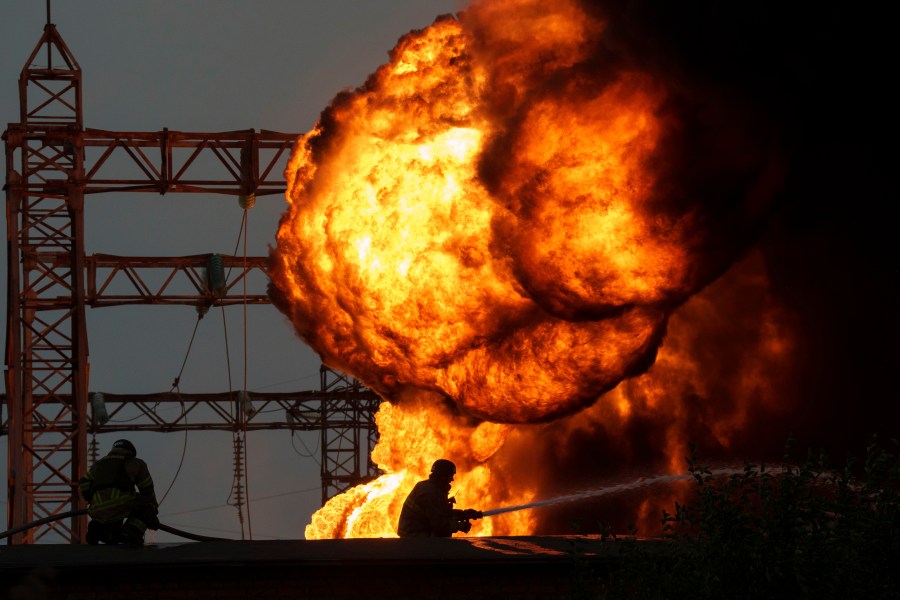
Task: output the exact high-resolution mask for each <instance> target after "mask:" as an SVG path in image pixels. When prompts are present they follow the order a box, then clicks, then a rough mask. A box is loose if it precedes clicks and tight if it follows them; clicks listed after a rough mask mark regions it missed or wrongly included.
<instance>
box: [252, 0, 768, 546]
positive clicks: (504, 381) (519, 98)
mask: <svg viewBox="0 0 900 600" xmlns="http://www.w3.org/2000/svg"><path fill="white" fill-rule="evenodd" d="M606 28H607V23H606V22H605V21H604V19H603V18H602V17H600V16H598V15H597V14H595V13H594V12H591V13H589V12H586V11H585V10H583V9H582V8H581V6H580V4H579V3H578V2H576V1H574V0H558V1H555V2H546V1H541V2H538V1H537V0H511V1H505V2H502V1H481V2H476V3H474V4H473V5H472V6H471V7H470V8H468V9H467V10H466V11H465V12H464V13H462V14H460V15H459V18H458V19H457V18H453V17H449V16H448V17H441V18H439V19H438V20H436V21H435V23H434V24H433V25H432V26H430V27H428V28H427V29H424V30H421V31H414V32H411V33H410V34H408V35H406V36H405V37H403V38H401V40H400V41H399V42H398V44H397V46H396V48H394V50H393V51H392V52H391V55H390V62H389V63H387V64H385V65H384V66H382V67H381V68H379V69H378V70H377V71H376V72H375V73H374V74H373V75H372V76H371V77H370V78H369V80H368V81H367V82H366V84H365V85H364V86H363V87H361V88H359V89H356V90H352V91H347V92H344V93H342V94H340V95H338V96H337V97H336V98H335V99H334V101H333V102H332V104H331V105H330V106H329V107H328V109H326V110H325V111H324V112H323V114H322V116H321V118H320V120H319V122H318V123H317V125H316V127H315V128H314V129H313V130H312V131H310V132H309V133H308V134H306V135H304V136H302V137H301V138H300V139H299V140H298V141H297V144H296V146H295V149H294V152H293V155H292V157H291V160H290V163H289V165H288V168H287V170H286V178H287V181H288V198H287V199H288V203H289V208H288V210H287V212H286V213H285V215H284V216H283V218H282V221H281V224H280V227H279V230H278V234H277V247H276V248H275V249H273V251H272V261H271V267H270V274H271V277H272V289H271V293H272V297H273V300H274V301H275V303H276V305H277V306H278V307H279V308H280V309H281V310H282V311H283V312H285V313H286V314H287V315H289V316H290V318H291V320H292V322H293V324H294V326H295V328H296V330H297V332H298V333H299V334H300V336H301V337H303V338H304V339H305V340H306V341H307V342H308V343H309V344H310V345H311V346H312V347H313V349H315V350H316V351H317V352H318V353H319V354H320V355H321V357H322V359H323V362H325V363H326V364H328V365H330V366H332V367H334V368H336V369H340V370H342V371H344V372H346V373H349V374H352V375H354V376H356V377H358V378H359V379H360V380H362V381H363V382H365V383H366V385H368V386H369V387H370V388H372V389H374V390H376V391H377V392H379V393H380V394H381V395H382V396H383V397H384V398H386V399H388V400H389V401H390V402H385V403H384V404H383V405H382V408H381V411H380V412H379V414H378V426H379V432H380V441H379V444H378V447H377V448H376V450H375V452H374V453H373V460H374V461H375V462H376V463H377V464H378V465H379V466H380V467H381V468H383V469H384V470H385V471H386V473H387V475H385V476H384V477H382V478H380V479H378V480H377V481H375V482H372V483H370V484H368V485H365V486H360V487H358V488H354V489H353V490H350V491H349V492H347V493H345V494H342V495H341V496H338V497H336V498H334V499H332V500H331V501H330V502H329V503H328V504H327V505H326V507H324V508H323V509H322V510H321V511H319V512H318V513H316V515H315V516H314V518H313V522H312V523H311V524H310V525H309V526H308V528H307V531H306V536H307V537H308V538H316V537H358V536H391V535H394V531H395V527H396V521H397V516H398V514H399V506H400V505H401V504H402V500H403V498H404V497H405V495H406V493H407V492H408V491H409V490H410V489H411V487H412V486H413V485H414V484H415V482H416V481H418V480H419V479H421V478H423V477H424V476H425V474H426V473H427V470H428V466H429V465H430V463H431V461H433V460H434V459H436V458H440V457H445V458H450V459H451V460H454V461H455V462H456V463H457V464H458V466H459V471H460V474H459V475H458V479H457V482H456V484H457V486H458V488H459V497H458V501H459V505H460V506H463V507H466V506H477V507H486V506H499V505H504V504H507V505H508V504H522V503H527V502H529V501H530V500H533V499H535V497H536V495H537V494H538V493H539V492H540V490H541V486H542V477H543V475H542V474H541V472H540V469H538V468H537V467H536V466H535V465H536V464H539V463H540V461H541V459H540V458H539V457H536V456H534V455H533V454H532V452H533V451H532V450H530V449H529V446H530V445H533V443H532V442H533V440H534V439H535V436H536V435H538V434H546V432H547V428H548V427H550V428H551V429H552V428H553V427H555V428H556V430H557V431H561V430H562V428H563V426H561V425H559V424H558V422H555V423H554V421H555V420H557V419H561V418H562V421H560V422H562V423H569V424H570V425H566V427H574V426H576V422H577V420H580V419H584V415H585V414H587V413H590V412H591V411H593V410H594V409H592V408H591V406H592V405H594V403H595V401H596V400H597V398H598V397H600V396H602V395H603V394H604V393H605V392H608V391H609V390H612V389H613V388H615V387H616V386H617V385H618V384H619V383H620V382H622V381H623V380H624V379H627V378H629V377H633V376H636V375H639V374H640V373H643V372H644V371H646V370H647V369H648V367H650V365H651V364H653V361H654V359H655V357H656V353H657V350H658V349H659V346H660V344H661V342H662V340H663V337H664V335H665V332H666V327H667V324H668V320H669V316H670V315H671V313H672V311H673V310H674V309H675V308H676V307H678V306H679V305H680V304H682V303H683V302H685V300H687V299H688V298H690V297H691V295H692V294H694V293H696V292H697V291H698V290H700V289H701V288H702V287H703V286H705V285H706V284H708V283H709V282H710V281H712V280H713V279H715V277H717V276H718V275H719V274H720V273H721V272H722V271H723V270H724V268H725V266H726V265H727V264H729V263H730V262H731V261H732V260H733V259H734V257H735V256H737V254H738V252H740V251H742V250H743V244H742V243H741V241H740V240H742V239H743V238H744V237H745V235H746V233H747V231H746V229H747V228H748V227H749V226H748V225H746V224H745V221H749V222H750V224H751V225H752V224H754V223H755V221H754V217H756V218H758V215H759V214H760V213H761V209H760V207H761V206H763V205H765V204H766V202H767V198H768V196H769V195H770V193H771V189H772V188H773V187H774V185H775V183H774V182H775V180H776V179H777V173H776V172H775V171H777V169H776V170H773V169H772V167H771V165H772V164H773V161H772V160H771V158H772V155H771V151H770V149H769V148H768V147H767V146H765V144H757V145H754V144H753V143H752V141H753V140H751V141H750V142H748V143H747V144H745V146H744V147H742V148H741V149H740V151H739V152H728V151H723V152H719V153H717V154H716V156H714V157H702V156H692V157H691V160H692V161H694V162H696V163H699V164H706V163H711V164H712V166H714V167H715V168H716V169H717V171H716V173H717V177H716V178H714V179H715V181H716V182H718V181H720V180H728V179H729V177H730V178H732V179H735V180H738V181H739V182H740V185H741V186H742V187H741V189H743V188H744V187H745V186H746V184H747V181H748V180H752V181H754V182H755V184H754V185H751V186H749V189H750V190H751V192H746V193H744V192H741V193H740V194H739V193H738V192H737V191H736V189H737V188H735V189H731V188H727V189H726V188H724V187H723V188H721V189H720V188H715V189H713V188H711V187H710V186H711V185H712V184H710V183H708V181H707V180H706V179H704V178H698V177H684V176H682V173H683V169H682V167H684V165H685V164H686V161H687V159H686V158H685V157H684V155H685V154H687V152H688V151H689V150H690V149H691V147H690V144H692V143H693V142H689V140H688V138H687V137H686V134H685V131H686V129H687V127H686V122H687V121H688V120H689V119H690V118H691V117H692V115H693V113H692V112H691V111H692V110H694V107H693V106H691V105H690V103H689V102H687V100H688V98H687V97H686V92H685V91H684V90H685V89H688V88H689V87H690V86H685V85H684V82H678V85H676V84H675V83H674V82H673V81H670V80H669V79H668V78H667V76H666V75H667V74H666V73H661V72H658V71H655V70H653V69H651V68H649V67H648V68H641V67H640V66H639V65H637V64H634V63H632V62H630V61H628V60H626V59H625V58H624V57H623V56H622V55H621V54H620V53H619V51H618V50H612V49H609V48H606V47H605V46H604V45H603V44H602V43H601V42H602V40H603V39H604V38H603V34H604V31H605V29H606ZM685 106H688V107H689V108H684V107H685ZM733 116H734V113H733V112H732V111H729V110H728V109H727V108H726V109H717V111H716V112H715V114H713V115H709V116H708V122H707V123H706V124H705V125H704V126H703V127H705V128H706V129H704V130H703V131H704V132H705V134H706V135H712V133H711V132H715V131H716V130H717V128H718V127H719V126H720V125H721V124H722V122H730V121H729V120H730V119H731V118H732V117H733ZM742 122H743V121H742ZM715 185H720V186H721V185H722V184H719V183H716V184H715ZM735 185H736V184H735ZM726 187H727V186H726ZM716 194H721V195H724V196H728V197H729V198H730V200H731V203H732V204H731V205H729V206H723V205H721V204H720V203H719V201H718V197H719V196H716ZM709 197H713V201H709V200H708V198H709ZM738 216H740V217H742V218H741V219H737V217H738ZM637 381H638V382H636V383H635V384H634V387H633V388H631V391H628V390H622V389H616V391H615V392H613V393H612V394H608V395H607V398H608V399H609V401H604V402H601V403H598V404H596V405H594V406H599V407H600V408H599V409H597V410H599V412H601V413H603V418H604V419H607V420H608V422H628V421H629V419H632V418H634V413H635V412H636V411H637V412H639V413H643V411H645V410H656V409H657V408H658V403H659V402H660V400H658V399H657V398H656V397H657V396H658V395H659V394H661V393H662V392H660V391H649V390H641V389H640V387H641V383H639V382H640V381H641V380H637ZM448 399H449V401H450V402H449V403H445V402H446V400H448ZM611 407H612V408H611ZM572 415H574V416H572ZM738 418H739V417H735V419H738ZM540 423H551V425H549V426H542V425H539V424H540ZM528 424H532V425H528ZM717 427H718V429H717V431H719V432H720V434H721V435H722V436H727V430H728V427H729V425H728V424H727V422H725V423H722V424H720V425H718V426H717ZM671 437H672V439H669V440H667V441H666V442H665V446H666V448H667V449H668V450H669V451H674V450H679V451H680V450H683V440H682V439H681V437H680V436H679V435H676V434H675V432H673V433H672V434H671ZM541 447H542V448H543V445H541ZM670 456H674V455H671V454H670ZM533 459H534V460H536V462H534V463H532V462H531V461H532V460H533ZM674 460H675V459H674V458H672V461H674ZM529 465H530V466H531V467H533V468H532V469H529V468H528V467H529ZM511 473H515V476H513V475H511ZM535 522H536V521H535V518H534V516H533V515H530V513H529V512H528V511H523V512H518V513H508V514H506V515H502V516H498V517H496V518H491V519H484V520H482V521H478V522H476V525H475V527H474V528H473V530H472V534H473V535H492V534H493V535H498V534H512V535H518V534H525V533H530V532H531V531H532V530H533V528H534V526H535Z"/></svg>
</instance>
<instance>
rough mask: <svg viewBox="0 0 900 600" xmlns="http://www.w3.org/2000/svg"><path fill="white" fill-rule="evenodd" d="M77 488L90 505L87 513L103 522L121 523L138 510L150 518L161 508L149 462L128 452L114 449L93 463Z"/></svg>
mask: <svg viewBox="0 0 900 600" xmlns="http://www.w3.org/2000/svg"><path fill="white" fill-rule="evenodd" d="M78 486H79V490H80V491H81V496H82V497H83V498H84V499H85V500H87V501H88V502H89V503H90V506H88V514H89V515H90V517H91V519H93V520H95V521H98V522H100V523H113V522H116V521H121V520H122V519H126V518H128V516H129V515H130V514H131V513H132V512H133V511H134V510H135V509H138V510H139V511H140V512H148V511H149V513H150V514H151V515H155V514H156V513H157V512H158V509H159V504H158V503H157V501H156V492H155V490H154V489H153V479H152V478H151V477H150V471H149V469H147V463H145V462H144V461H142V460H141V459H139V458H135V457H134V456H132V455H131V453H130V452H129V451H128V450H125V449H121V448H113V449H112V450H111V451H110V453H109V454H107V455H106V456H104V457H103V458H101V459H100V460H98V461H97V462H96V463H94V465H93V466H92V467H91V468H90V469H89V470H88V472H87V473H85V474H84V476H83V477H82V478H81V479H80V480H79V482H78Z"/></svg>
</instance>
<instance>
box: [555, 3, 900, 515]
mask: <svg viewBox="0 0 900 600" xmlns="http://www.w3.org/2000/svg"><path fill="white" fill-rule="evenodd" d="M585 6H587V7H588V8H589V10H590V11H592V14H595V15H598V16H599V17H600V18H606V19H609V22H610V23H611V25H612V27H611V29H610V30H608V31H607V39H606V41H605V43H606V44H607V45H608V46H609V47H612V48H617V49H618V50H619V51H620V52H621V54H622V56H623V57H627V60H632V61H634V63H635V64H636V65H638V66H640V67H644V68H646V67H649V68H655V69H659V70H660V71H667V72H670V73H677V74H678V76H679V77H683V78H685V79H686V80H687V81H691V82H695V83H697V82H705V83H707V84H709V85H710V86H712V87H715V88H716V89H718V90H726V91H727V96H728V97H730V98H732V99H733V100H734V101H735V102H738V103H740V104H741V105H742V106H744V107H746V108H747V109H748V110H749V113H748V114H753V115H755V117H758V118H760V119H762V120H764V121H766V122H767V123H768V125H767V126H768V127H769V128H770V130H774V131H778V132H779V135H780V137H781V140H782V144H783V147H784V148H785V149H786V151H787V154H786V162H785V168H786V179H785V188H784V191H783V193H782V194H781V195H780V197H779V201H778V203H777V205H776V206H775V211H774V212H773V214H772V217H771V218H770V219H769V220H768V221H767V224H766V228H765V229H764V230H763V231H762V232H761V235H760V237H759V239H758V241H757V243H756V245H755V250H754V252H758V253H759V254H760V255H761V256H762V257H764V267H765V274H766V280H767V283H766V286H765V289H766V293H767V294H768V295H769V296H770V301H771V302H772V304H773V305H775V306H777V307H778V308H779V310H780V311H781V312H782V314H783V315H784V323H785V324H786V325H787V326H788V327H789V330H790V332H791V339H792V345H791V349H790V355H789V357H788V358H789V361H788V362H787V363H786V364H785V365H784V368H783V369H781V370H779V369H777V368H773V369H771V370H770V371H769V376H770V377H771V378H772V380H771V382H770V383H771V384H772V393H773V394H775V397H776V398H777V399H778V403H777V405H775V406H772V405H766V404H751V405H750V406H749V409H748V412H747V414H746V424H745V426H744V427H743V428H740V429H737V430H735V431H734V432H733V435H732V437H731V439H730V441H729V443H728V444H727V445H723V444H722V443H721V442H720V441H719V440H717V439H716V438H715V437H714V436H713V435H711V430H710V428H709V427H708V425H709V424H710V423H713V422H715V421H716V420H718V419H721V418H722V417H723V416H724V417H727V416H728V415H729V414H731V413H733V412H734V411H736V410H738V404H739V402H738V400H737V398H736V396H737V395H739V391H740V385H741V382H740V381H737V380H732V381H729V379H728V377H727V373H728V372H729V371H733V370H739V368H740V367H739V365H742V364H744V363H745V361H747V360H749V359H751V358H752V353H753V351H754V348H755V346H754V343H753V337H752V336H753V333H752V332H753V328H752V327H748V326H747V325H748V323H746V322H745V320H746V318H747V316H748V315H752V314H754V312H753V310H751V308H750V307H748V306H747V301H748V296H747V295H740V294H739V295H735V294H733V293H729V292H728V287H729V286H732V289H738V288H737V287H735V286H736V284H735V283H734V282H733V281H731V280H729V277H731V278H734V277H735V273H734V271H732V272H730V273H729V274H728V275H726V276H725V277H724V278H723V280H721V281H719V282H717V283H715V284H713V285H712V286H710V288H708V289H707V290H704V292H702V293H701V294H700V298H703V297H704V294H713V295H715V296H716V302H717V307H718V311H719V314H720V315H721V316H722V317H723V319H725V321H724V327H719V328H718V329H717V328H711V327H705V325H708V323H705V322H704V321H703V320H702V319H700V318H699V317H696V318H695V317H692V316H691V315H689V314H682V315H681V318H686V319H691V318H695V321H694V326H695V327H696V328H697V329H696V331H697V337H696V338H695V339H694V340H693V342H692V343H693V344H694V345H695V347H696V348H698V349H699V348H704V347H705V348H706V349H707V352H705V353H703V354H702V356H703V359H704V360H703V363H702V364H703V368H704V370H705V372H706V373H707V374H708V375H709V376H710V378H711V379H714V380H715V381H716V383H715V384H714V385H711V386H710V387H709V388H708V389H707V390H706V391H705V392H704V393H698V390H696V389H691V388H690V387H683V388H680V389H679V388H677V387H676V388H673V389H672V397H671V398H670V400H671V401H672V402H674V403H675V404H676V405H677V406H678V407H679V410H684V411H687V412H688V413H689V414H690V418H689V419H688V420H687V421H686V425H685V427H686V429H687V430H686V431H684V432H683V433H684V435H685V436H686V437H687V438H688V439H690V440H692V441H694V442H696V443H697V444H698V447H699V452H700V454H701V457H702V458H705V459H706V460H708V461H710V462H712V461H716V460H724V461H731V462H735V463H740V461H741V460H742V459H744V458H747V459H750V460H757V461H761V462H768V463H769V464H778V462H779V461H780V459H781V456H782V453H783V451H784V448H785V443H786V442H787V440H788V437H793V438H794V439H795V440H796V444H797V445H796V449H795V456H796V457H797V458H798V459H802V458H804V457H805V455H806V452H807V450H811V451H818V450H822V449H823V450H825V451H826V452H827V453H828V454H829V455H830V456H831V457H833V458H834V460H835V462H837V463H841V462H842V461H843V460H844V459H845V457H846V456H847V455H853V456H857V457H861V456H862V455H863V454H864V452H865V446H866V442H867V441H868V440H869V439H870V435H871V434H878V435H879V436H880V437H881V439H886V438H898V437H900V409H898V402H897V397H898V394H897V389H896V382H895V379H896V378H895V376H894V374H895V373H896V372H897V366H896V365H897V364H898V359H900V353H898V349H897V348H898V347H897V340H898V334H900V319H898V307H900V290H898V283H900V268H898V266H897V258H896V257H897V250H896V248H895V240H896V239H897V234H896V232H895V229H896V226H895V220H894V219H893V218H892V217H891V216H889V215H890V213H889V212H888V211H889V210H892V209H891V208H890V206H891V205H892V204H893V203H895V202H896V200H897V197H898V194H897V182H896V172H897V167H896V157H897V154H898V153H897V150H896V144H897V133H898V128H897V108H896V107H897V106H898V104H897V100H896V93H895V92H894V91H893V90H892V89H891V88H892V85H891V84H890V79H889V76H888V75H887V74H888V73H889V72H891V70H892V69H893V67H892V64H891V63H892V62H893V59H891V58H890V57H891V55H892V53H893V50H892V49H891V45H892V44H891V43H890V41H889V40H890V39H891V37H890V35H889V32H888V27H889V25H888V24H889V23H890V22H891V20H890V19H889V18H888V16H887V15H886V14H885V12H884V10H885V9H882V8H876V7H875V5H873V4H868V3H864V4H862V5H861V4H859V3H854V4H850V3H837V2H825V3H815V4H813V3H805V2H803V3H781V2H752V3H750V2H735V3H732V2H664V1H660V2H654V1H636V2H586V3H585ZM700 87H702V86H698V87H697V88H696V89H700ZM720 97H722V98H724V97H725V96H720ZM732 143H735V144H740V140H739V139H735V140H733V142H732ZM697 176H702V174H697ZM740 268H744V267H739V269H740ZM716 286H718V287H716ZM729 315H731V316H729ZM675 318H676V319H677V318H679V317H678V316H676V317H675ZM719 325H722V323H719ZM672 427H673V426H672V422H671V421H670V420H668V419H667V415H666V414H665V413H645V414H641V415H636V416H635V417H634V418H632V419H631V420H630V421H629V423H628V425H627V429H628V431H627V432H626V433H624V435H623V433H622V432H621V431H605V430H604V427H603V426H602V425H601V424H599V423H598V424H596V425H595V426H594V427H589V428H585V429H582V430H581V431H580V432H578V433H575V434H574V435H573V434H572V433H571V432H570V431H568V430H567V429H566V428H564V427H563V426H562V425H560V426H558V428H557V429H553V428H550V429H548V435H547V438H546V443H547V446H548V450H547V456H550V457H556V459H555V462H554V465H553V468H552V469H551V473H552V475H551V476H550V478H549V480H548V481H547V482H546V486H547V488H553V489H558V490H565V489H571V488H572V487H573V486H575V487H577V486H579V485H580V486H582V487H591V486H593V485H595V484H596V483H597V482H599V481H604V480H606V481H610V480H612V481H622V480H627V479H628V478H629V477H636V476H640V475H644V474H647V473H643V472H641V471H640V469H639V466H641V465H642V466H644V467H645V468H647V469H653V468H654V467H656V468H659V469H662V468H664V463H665V461H666V460H667V457H666V456H664V455H663V453H662V452H661V451H660V448H661V445H660V440H661V439H662V438H664V437H665V436H666V435H667V433H669V432H671V431H672ZM623 440H626V441H623ZM551 446H552V447H555V448H559V447H560V446H562V447H564V448H565V451H563V452H560V451H559V450H554V451H550V450H549V447H551ZM658 493H660V494H662V497H661V498H660V500H659V502H660V504H661V505H663V504H665V502H664V501H665V500H667V498H666V497H665V493H664V491H662V490H660V491H659V492H658ZM650 496H652V494H651V495H650ZM650 496H648V495H647V494H646V493H641V494H636V495H632V496H622V497H619V498H616V499H611V500H609V501H607V502H602V503H595V504H592V505H589V504H584V505H581V506H575V505H563V506H561V507H559V508H556V509H553V510H547V511H545V512H543V513H542V514H541V515H540V518H541V523H540V524H539V529H540V530H541V531H548V532H571V531H572V528H573V525H572V524H573V523H574V522H576V521H577V522H579V523H580V527H581V530H582V531H586V532H590V531H597V530H598V527H599V526H598V523H605V524H612V525H614V526H616V527H618V528H619V530H621V529H622V528H624V526H625V524H626V523H627V522H633V521H634V520H635V519H636V518H637V517H638V516H639V515H637V514H636V513H637V507H638V506H640V505H641V503H642V502H643V501H645V500H646V499H647V498H648V497H650ZM666 507H667V508H669V509H671V508H672V505H671V503H669V504H668V505H666ZM654 515H658V512H656V513H654ZM655 518H656V517H654V519H655Z"/></svg>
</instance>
